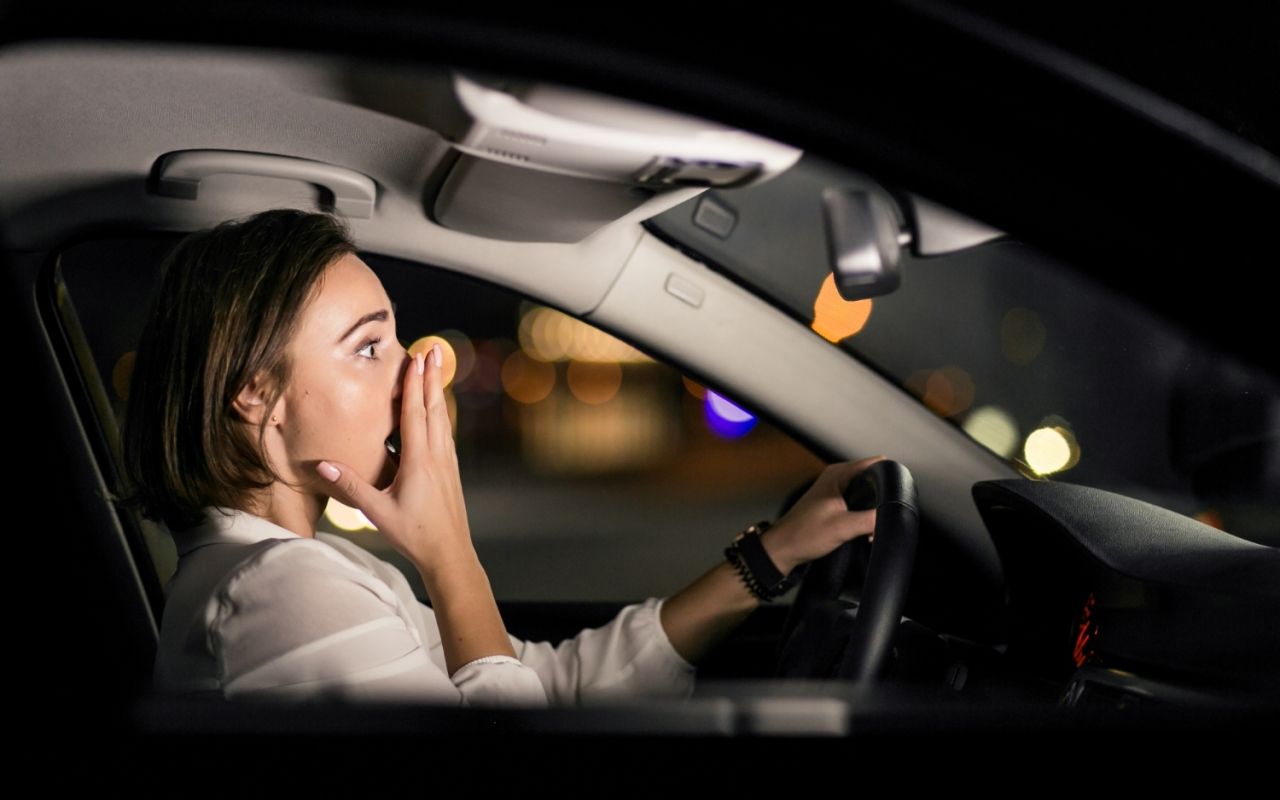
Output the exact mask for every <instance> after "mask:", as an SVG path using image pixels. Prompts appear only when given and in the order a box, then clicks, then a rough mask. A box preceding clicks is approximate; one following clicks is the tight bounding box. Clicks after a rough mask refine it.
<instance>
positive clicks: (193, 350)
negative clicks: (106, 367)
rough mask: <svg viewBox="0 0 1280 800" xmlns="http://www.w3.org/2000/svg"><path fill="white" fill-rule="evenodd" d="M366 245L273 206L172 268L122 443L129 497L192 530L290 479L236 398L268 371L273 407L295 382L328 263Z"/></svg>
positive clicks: (222, 228) (206, 233)
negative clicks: (294, 357)
mask: <svg viewBox="0 0 1280 800" xmlns="http://www.w3.org/2000/svg"><path fill="white" fill-rule="evenodd" d="M355 252H356V247H355V244H354V243H353V241H352V238H351V234H350V232H349V230H348V229H347V227H346V224H345V223H344V222H343V221H342V220H341V219H340V218H339V217H336V216H334V215H332V214H329V213H324V212H306V211H298V210H294V209H273V210H270V211H264V212H261V213H259V214H255V215H253V216H251V217H247V218H244V219H241V220H228V221H226V222H223V223H221V224H219V225H217V226H215V227H213V228H211V229H206V230H200V231H196V232H194V233H192V234H190V235H188V236H187V237H185V238H184V239H182V240H181V241H180V242H178V243H177V244H176V245H175V246H174V248H173V250H172V251H170V252H169V254H168V255H167V256H166V257H165V259H164V261H163V262H162V264H161V265H160V277H159V279H158V282H157V285H156V287H155V289H154V290H153V294H152V299H151V303H150V308H149V310H148V315H147V320H146V325H145V327H144V328H143V332H142V339H141V341H140V342H139V344H138V350H137V355H136V357H135V361H134V368H133V375H132V377H131V380H130V384H129V396H128V400H127V401H126V403H125V411H124V421H123V424H122V429H121V440H122V441H121V444H122V449H123V453H122V455H123V460H124V482H125V487H124V489H125V493H124V496H123V497H121V498H120V502H121V503H122V504H124V505H125V506H128V507H133V508H137V509H139V510H140V513H141V514H142V515H143V516H145V517H146V518H148V519H151V520H155V521H163V522H164V523H165V525H166V526H168V528H169V530H170V531H181V530H186V529H188V528H191V527H193V526H196V525H200V524H203V523H204V522H205V521H206V518H205V512H204V509H205V508H206V507H209V506H225V507H230V508H238V509H243V510H249V509H248V503H249V500H250V498H251V495H252V494H253V493H255V492H256V491H257V490H260V489H263V488H266V487H268V486H270V485H271V483H272V482H273V481H274V480H277V479H279V476H278V475H277V474H276V473H275V471H274V470H273V469H271V467H270V465H269V463H268V460H267V458H266V455H265V453H266V448H265V445H264V441H265V437H266V429H267V418H268V416H269V415H264V416H263V421H262V424H261V425H259V426H258V430H257V437H256V441H251V439H250V437H249V436H247V435H246V430H247V425H246V424H245V421H244V419H243V418H242V417H240V416H239V413H238V412H237V411H236V410H235V408H234V406H233V405H232V402H233V400H234V399H235V397H236V395H237V394H238V393H239V392H240V390H241V388H243V387H244V386H245V385H246V384H247V383H248V382H249V381H250V379H251V378H252V377H253V376H255V375H258V374H262V375H263V376H265V378H266V386H267V389H266V393H267V395H266V398H265V399H266V407H267V408H268V409H271V408H274V407H275V404H276V402H277V401H278V400H279V398H280V395H281V393H282V392H283V391H284V389H285V387H286V386H288V383H289V381H290V378H291V376H292V371H293V364H292V363H291V362H290V359H289V358H288V353H287V348H288V345H289V342H290V341H291V340H292V339H293V336H294V333H295V331H296V329H297V325H298V319H299V317H300V316H301V312H302V310H303V309H304V308H305V307H306V306H307V304H308V303H310V302H311V300H312V299H314V298H315V296H316V295H317V294H318V292H319V290H320V285H321V280H322V276H323V274H324V271H325V269H326V268H327V267H328V266H329V265H330V264H332V263H333V262H334V261H336V260H337V259H339V258H341V257H342V256H344V255H346V254H348V253H355Z"/></svg>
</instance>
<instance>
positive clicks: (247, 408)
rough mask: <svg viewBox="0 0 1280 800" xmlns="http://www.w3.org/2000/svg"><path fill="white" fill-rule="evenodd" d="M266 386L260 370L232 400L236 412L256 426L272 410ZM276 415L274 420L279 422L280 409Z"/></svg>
mask: <svg viewBox="0 0 1280 800" xmlns="http://www.w3.org/2000/svg"><path fill="white" fill-rule="evenodd" d="M265 388H266V387H265V383H264V381H263V374H262V373H261V372H259V373H258V374H257V375H255V376H254V377H253V379H252V380H250V381H249V382H248V383H246V384H245V385H244V386H243V387H242V388H241V389H240V392H239V394H237V395H236V398H235V400H234V401H232V405H233V406H234V407H235V410H236V413H237V414H239V415H240V418H241V419H243V420H244V421H245V422H248V423H249V424H251V425H253V426H254V427H257V426H258V425H260V424H262V418H263V415H265V414H266V413H267V412H268V411H269V410H270V409H268V408H267V403H266V392H265ZM278 405H279V404H278V403H277V406H278ZM275 416H276V419H275V420H274V421H275V422H279V421H280V420H279V416H280V412H279V411H278V410H277V411H276V412H275Z"/></svg>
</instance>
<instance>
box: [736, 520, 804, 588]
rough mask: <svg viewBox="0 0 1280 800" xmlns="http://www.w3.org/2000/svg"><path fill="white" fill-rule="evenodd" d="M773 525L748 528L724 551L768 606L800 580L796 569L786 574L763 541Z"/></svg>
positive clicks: (759, 524) (750, 526) (749, 586)
mask: <svg viewBox="0 0 1280 800" xmlns="http://www.w3.org/2000/svg"><path fill="white" fill-rule="evenodd" d="M771 525H772V523H771V522H769V521H768V520H761V521H760V522H757V523H755V524H754V525H748V526H747V528H746V529H745V530H743V531H742V532H741V533H739V534H738V535H737V536H735V537H734V539H733V542H731V543H730V544H729V546H728V547H726V548H725V549H724V556H725V558H726V559H728V560H729V563H730V564H732V565H733V566H734V568H736V569H737V570H738V574H740V575H741V576H742V580H743V582H744V583H746V585H747V588H748V589H750V590H751V593H752V594H754V595H755V596H756V597H758V598H760V600H761V601H763V602H765V603H768V602H770V601H771V600H773V598H775V597H778V596H780V595H783V594H786V592H787V590H788V589H790V588H791V587H792V586H793V585H794V584H795V581H796V570H792V571H791V574H790V575H783V574H782V571H781V570H779V569H778V567H777V565H775V564H774V563H773V559H771V558H770V557H769V553H768V552H767V551H766V550H765V549H764V543H763V542H761V541H760V535H761V534H762V533H764V532H765V531H767V530H769V527H770V526H771Z"/></svg>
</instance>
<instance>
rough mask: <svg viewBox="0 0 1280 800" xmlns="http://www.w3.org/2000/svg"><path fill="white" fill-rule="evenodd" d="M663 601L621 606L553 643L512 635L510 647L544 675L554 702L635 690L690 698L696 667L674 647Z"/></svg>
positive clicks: (656, 599)
mask: <svg viewBox="0 0 1280 800" xmlns="http://www.w3.org/2000/svg"><path fill="white" fill-rule="evenodd" d="M665 602H666V598H660V597H650V598H647V599H646V600H644V601H643V602H641V603H633V604H631V605H628V606H624V607H623V608H622V610H621V611H619V612H618V615H617V616H616V617H614V618H613V619H612V620H611V621H609V622H608V623H607V624H605V625H603V626H601V627H598V628H587V629H586V630H583V631H582V632H581V633H579V634H578V635H576V636H574V637H573V638H571V639H566V640H564V641H563V642H560V644H558V645H556V646H554V647H553V646H552V645H551V643H550V642H543V641H536V642H533V641H530V642H526V641H521V640H520V639H517V638H515V637H514V636H512V637H511V646H512V648H513V649H514V650H515V652H516V655H517V656H518V657H519V660H520V661H521V662H523V663H524V664H526V665H527V666H528V667H530V668H532V669H533V670H534V671H535V672H536V673H537V675H538V677H540V678H541V679H542V684H543V686H544V687H545V688H546V690H547V695H548V697H549V699H550V702H551V703H554V704H567V705H575V704H576V705H589V704H591V703H593V702H596V701H609V700H613V699H616V698H623V697H634V696H639V695H648V696H655V697H676V698H682V699H683V698H688V697H689V696H690V695H692V694H693V689H694V679H695V677H696V674H697V667H696V666H695V665H694V664H691V663H690V662H688V661H686V660H685V659H684V657H683V656H681V655H680V654H679V653H678V652H677V651H676V649H675V647H674V646H672V644H671V640H670V639H669V638H668V637H667V634H666V631H665V630H664V629H663V627H662V622H661V618H660V617H659V612H660V611H661V609H662V604H663V603H665ZM508 636H510V634H508Z"/></svg>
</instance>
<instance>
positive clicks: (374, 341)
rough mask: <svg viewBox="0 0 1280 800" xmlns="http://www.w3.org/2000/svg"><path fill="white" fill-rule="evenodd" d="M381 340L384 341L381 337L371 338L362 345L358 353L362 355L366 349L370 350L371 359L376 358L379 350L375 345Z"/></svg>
mask: <svg viewBox="0 0 1280 800" xmlns="http://www.w3.org/2000/svg"><path fill="white" fill-rule="evenodd" d="M381 341H382V340H381V339H370V340H369V341H367V342H365V343H364V344H362V345H360V349H359V350H357V351H356V355H360V354H361V353H363V352H364V351H365V350H369V351H370V355H369V356H368V358H369V359H370V360H373V359H376V358H377V357H378V355H377V350H376V349H375V348H374V345H376V344H377V343H378V342H381Z"/></svg>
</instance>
